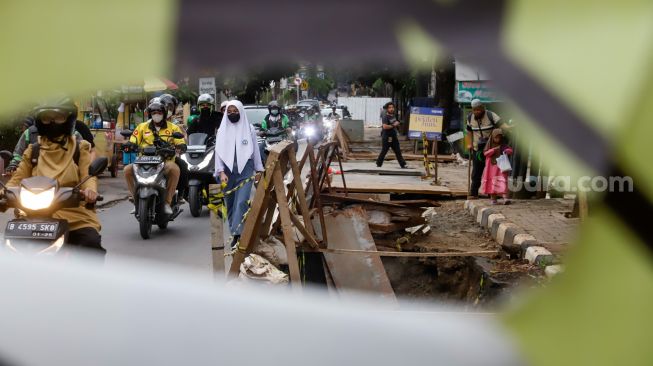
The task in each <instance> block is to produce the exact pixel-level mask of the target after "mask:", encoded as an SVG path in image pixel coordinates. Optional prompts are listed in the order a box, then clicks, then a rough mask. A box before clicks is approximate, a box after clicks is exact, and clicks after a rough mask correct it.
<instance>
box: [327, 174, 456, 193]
mask: <svg viewBox="0 0 653 366" xmlns="http://www.w3.org/2000/svg"><path fill="white" fill-rule="evenodd" d="M333 187H334V188H335V189H336V191H340V190H342V189H343V187H342V184H341V183H340V182H339V181H338V180H334V182H333ZM347 190H348V191H349V192H367V193H418V194H433V195H453V196H458V195H461V196H465V195H467V190H465V189H455V188H454V189H452V188H449V187H444V186H434V185H431V182H430V181H422V180H421V179H417V178H414V177H401V176H376V177H374V179H370V177H369V176H365V175H357V174H350V175H348V176H347Z"/></svg>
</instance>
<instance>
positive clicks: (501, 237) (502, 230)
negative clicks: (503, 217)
mask: <svg viewBox="0 0 653 366" xmlns="http://www.w3.org/2000/svg"><path fill="white" fill-rule="evenodd" d="M509 228H519V227H518V226H517V225H515V224H513V223H512V222H504V223H502V224H501V225H499V229H498V230H497V237H496V238H495V240H496V241H497V243H499V244H504V243H505V237H506V232H507V231H508V229H509Z"/></svg>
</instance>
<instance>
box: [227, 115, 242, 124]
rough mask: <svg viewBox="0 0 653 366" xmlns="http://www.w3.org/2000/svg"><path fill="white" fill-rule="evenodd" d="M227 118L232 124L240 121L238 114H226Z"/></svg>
mask: <svg viewBox="0 0 653 366" xmlns="http://www.w3.org/2000/svg"><path fill="white" fill-rule="evenodd" d="M227 118H229V120H230V121H231V122H232V123H236V122H238V121H240V113H234V114H228V115H227Z"/></svg>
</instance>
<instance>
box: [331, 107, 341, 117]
mask: <svg viewBox="0 0 653 366" xmlns="http://www.w3.org/2000/svg"><path fill="white" fill-rule="evenodd" d="M337 110H338V107H336V106H335V105H334V106H333V107H331V113H329V119H340V115H339V114H338V112H337Z"/></svg>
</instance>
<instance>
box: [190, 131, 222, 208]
mask: <svg viewBox="0 0 653 366" xmlns="http://www.w3.org/2000/svg"><path fill="white" fill-rule="evenodd" d="M181 160H183V161H185V162H186V164H188V171H189V173H188V206H189V207H190V214H191V215H192V216H193V217H199V216H200V214H201V213H202V206H204V205H208V204H209V199H208V192H209V184H214V183H217V182H216V180H215V177H214V175H213V174H214V171H215V136H209V135H207V134H205V133H193V134H191V135H190V136H188V150H186V153H185V154H183V155H182V156H181Z"/></svg>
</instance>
